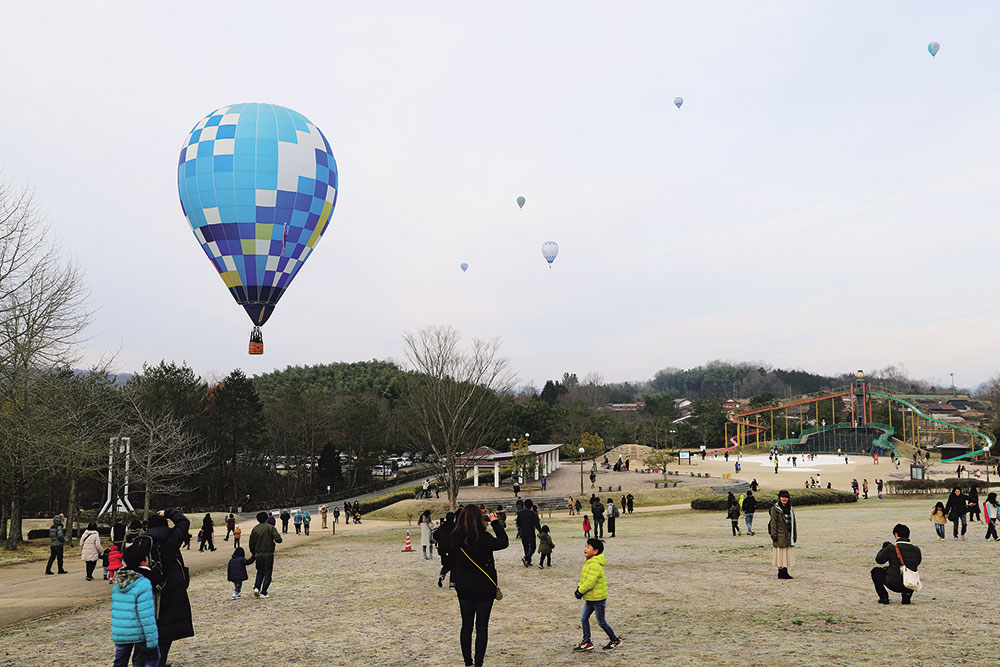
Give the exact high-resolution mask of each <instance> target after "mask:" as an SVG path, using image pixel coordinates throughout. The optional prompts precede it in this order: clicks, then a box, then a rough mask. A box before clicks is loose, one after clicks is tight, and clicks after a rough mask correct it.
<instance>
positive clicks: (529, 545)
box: [521, 532, 535, 565]
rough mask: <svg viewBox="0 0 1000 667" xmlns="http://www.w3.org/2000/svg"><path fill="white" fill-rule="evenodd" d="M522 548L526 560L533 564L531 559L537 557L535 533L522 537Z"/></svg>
mask: <svg viewBox="0 0 1000 667" xmlns="http://www.w3.org/2000/svg"><path fill="white" fill-rule="evenodd" d="M521 546H522V547H524V558H525V560H527V561H528V564H529V565H530V564H531V557H532V556H534V555H535V533H534V532H529V533H528V534H527V535H522V536H521Z"/></svg>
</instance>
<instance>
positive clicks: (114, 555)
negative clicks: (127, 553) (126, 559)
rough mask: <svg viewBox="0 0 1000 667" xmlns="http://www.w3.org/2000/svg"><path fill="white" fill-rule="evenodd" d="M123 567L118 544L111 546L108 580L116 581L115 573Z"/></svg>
mask: <svg viewBox="0 0 1000 667" xmlns="http://www.w3.org/2000/svg"><path fill="white" fill-rule="evenodd" d="M121 567H122V552H121V551H119V549H118V545H117V544H112V545H111V551H109V552H108V580H109V581H112V582H113V581H114V580H115V572H117V571H118V570H120V569H121Z"/></svg>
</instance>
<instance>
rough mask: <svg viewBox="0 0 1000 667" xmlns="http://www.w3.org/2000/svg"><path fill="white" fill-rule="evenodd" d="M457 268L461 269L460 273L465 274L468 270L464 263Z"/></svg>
mask: <svg viewBox="0 0 1000 667" xmlns="http://www.w3.org/2000/svg"><path fill="white" fill-rule="evenodd" d="M459 268H460V269H462V273H465V272H466V271H468V270H469V265H468V264H466V263H465V262H462V263H461V264H459Z"/></svg>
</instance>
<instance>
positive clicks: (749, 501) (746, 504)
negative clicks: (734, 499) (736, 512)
mask: <svg viewBox="0 0 1000 667" xmlns="http://www.w3.org/2000/svg"><path fill="white" fill-rule="evenodd" d="M756 511H757V499H756V498H754V497H753V496H747V497H746V498H744V499H743V513H744V514H753V513H754V512H756Z"/></svg>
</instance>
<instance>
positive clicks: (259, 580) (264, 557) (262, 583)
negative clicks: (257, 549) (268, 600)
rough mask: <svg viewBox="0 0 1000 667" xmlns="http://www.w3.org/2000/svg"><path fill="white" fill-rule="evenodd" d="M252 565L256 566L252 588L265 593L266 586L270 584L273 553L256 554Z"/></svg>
mask: <svg viewBox="0 0 1000 667" xmlns="http://www.w3.org/2000/svg"><path fill="white" fill-rule="evenodd" d="M254 565H255V566H256V567H257V577H256V578H255V579H254V582H253V587H254V590H257V591H260V592H261V593H267V587H268V586H270V585H271V572H272V571H273V570H274V554H258V555H257V560H255V561H254Z"/></svg>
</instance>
